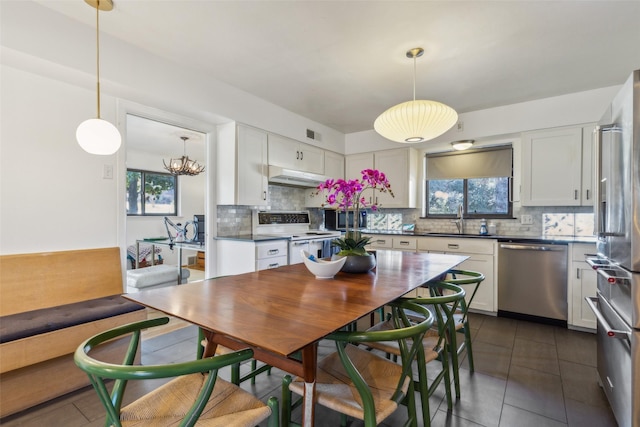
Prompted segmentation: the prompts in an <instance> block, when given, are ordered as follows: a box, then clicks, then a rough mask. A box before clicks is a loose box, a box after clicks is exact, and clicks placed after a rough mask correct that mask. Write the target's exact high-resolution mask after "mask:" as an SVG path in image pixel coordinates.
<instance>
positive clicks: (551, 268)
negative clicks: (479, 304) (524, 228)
mask: <svg viewBox="0 0 640 427" xmlns="http://www.w3.org/2000/svg"><path fill="white" fill-rule="evenodd" d="M567 262H568V260H567V245H566V244H546V243H545V244H542V243H540V244H539V243H535V244H531V243H520V242H501V243H499V248H498V316H504V317H514V318H520V319H526V320H532V321H539V322H545V323H551V324H557V325H561V326H566V325H567Z"/></svg>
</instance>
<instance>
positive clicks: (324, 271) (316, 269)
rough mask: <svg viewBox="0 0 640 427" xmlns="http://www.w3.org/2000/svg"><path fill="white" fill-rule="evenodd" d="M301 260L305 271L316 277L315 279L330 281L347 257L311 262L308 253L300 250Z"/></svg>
mask: <svg viewBox="0 0 640 427" xmlns="http://www.w3.org/2000/svg"><path fill="white" fill-rule="evenodd" d="M301 252H302V260H303V261H304V265H305V266H306V267H307V269H308V270H309V271H310V272H311V273H312V274H313V275H315V276H316V279H332V278H333V276H335V275H336V273H337V272H338V271H340V269H341V268H342V266H343V265H344V263H345V262H346V261H347V257H342V258H340V259H337V260H335V261H327V260H324V259H319V260H315V261H312V260H310V259H309V252H307V251H305V250H301Z"/></svg>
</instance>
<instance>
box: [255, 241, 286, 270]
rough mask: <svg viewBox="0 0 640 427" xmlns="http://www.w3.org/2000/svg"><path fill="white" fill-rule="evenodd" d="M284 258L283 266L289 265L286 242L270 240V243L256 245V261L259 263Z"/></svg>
mask: <svg viewBox="0 0 640 427" xmlns="http://www.w3.org/2000/svg"><path fill="white" fill-rule="evenodd" d="M281 256H284V258H285V261H284V264H283V265H287V260H286V258H287V241H286V240H270V241H268V242H259V243H256V259H257V260H258V261H259V260H261V259H265V258H273V257H281Z"/></svg>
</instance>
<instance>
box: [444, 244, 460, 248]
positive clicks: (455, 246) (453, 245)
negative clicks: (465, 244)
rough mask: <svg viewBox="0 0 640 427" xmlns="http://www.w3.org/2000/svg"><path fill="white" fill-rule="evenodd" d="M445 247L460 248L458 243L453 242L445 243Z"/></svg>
mask: <svg viewBox="0 0 640 427" xmlns="http://www.w3.org/2000/svg"><path fill="white" fill-rule="evenodd" d="M447 247H448V248H449V249H460V245H456V244H453V243H449V244H448V245H447Z"/></svg>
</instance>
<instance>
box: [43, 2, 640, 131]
mask: <svg viewBox="0 0 640 427" xmlns="http://www.w3.org/2000/svg"><path fill="white" fill-rule="evenodd" d="M36 1H37V2H38V3H40V4H42V5H44V6H46V7H49V8H51V9H54V10H57V11H59V12H61V13H63V14H66V15H68V16H71V17H73V18H74V19H77V20H79V21H82V22H84V23H86V24H87V25H91V26H94V25H95V13H94V9H92V8H90V7H89V6H87V5H86V4H85V3H84V1H82V0H36ZM114 2H115V8H114V10H113V11H111V12H108V13H103V14H101V20H100V28H101V31H103V32H105V33H108V34H110V35H112V36H114V37H118V38H121V39H123V40H126V41H127V42H129V43H131V44H134V45H136V46H139V47H141V48H143V49H146V50H148V51H151V52H153V53H155V54H157V55H160V56H162V57H165V58H167V59H170V60H172V61H174V62H177V63H180V64H184V66H185V67H194V68H198V69H202V70H206V71H207V72H208V73H210V75H211V76H212V77H214V78H216V79H219V80H221V81H224V82H227V83H229V84H231V85H233V86H235V87H237V88H240V89H242V90H245V91H247V92H250V93H252V94H254V95H257V96H259V97H261V98H264V99H266V100H268V101H270V102H272V103H274V104H277V105H280V106H282V107H284V108H286V109H288V110H290V111H293V112H295V113H298V114H300V115H302V116H305V117H308V118H310V119H312V120H314V121H316V122H319V123H322V124H325V125H327V126H329V127H331V128H334V129H336V130H338V131H341V132H344V133H350V132H356V131H363V130H368V129H372V128H373V121H374V120H375V118H376V117H377V116H378V115H379V114H380V113H381V112H383V111H384V110H385V109H387V108H389V107H390V106H392V105H395V104H397V103H399V102H403V101H407V100H409V99H410V98H411V97H412V90H413V88H412V78H413V62H412V60H410V59H407V57H406V56H405V52H406V51H407V50H408V49H410V48H413V47H417V46H421V47H423V48H424V49H425V54H424V56H423V57H422V58H420V59H418V62H417V74H418V76H417V89H416V92H417V98H422V99H433V100H437V101H440V102H444V103H446V104H448V105H450V106H451V107H453V108H454V109H456V110H457V111H458V112H459V113H463V112H469V111H474V110H478V109H484V108H489V107H495V106H499V105H506V104H512V103H516V102H522V101H527V100H533V99H539V98H546V97H550V96H555V95H561V94H566V93H571V92H578V91H583V90H589V89H595V88H601V87H607V86H614V85H619V84H622V83H623V82H624V80H625V79H626V77H627V76H628V75H629V74H630V72H631V71H632V70H633V69H636V68H640V1H616V0H605V1H516V0H503V1H479V0H477V1H453V0H450V1H395V0H388V1H347V0H335V1H313V0H293V1H272V0H261V1H245V0H236V1H213V0H198V1H191V0H166V1H151V0H114Z"/></svg>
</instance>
